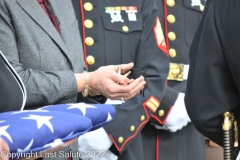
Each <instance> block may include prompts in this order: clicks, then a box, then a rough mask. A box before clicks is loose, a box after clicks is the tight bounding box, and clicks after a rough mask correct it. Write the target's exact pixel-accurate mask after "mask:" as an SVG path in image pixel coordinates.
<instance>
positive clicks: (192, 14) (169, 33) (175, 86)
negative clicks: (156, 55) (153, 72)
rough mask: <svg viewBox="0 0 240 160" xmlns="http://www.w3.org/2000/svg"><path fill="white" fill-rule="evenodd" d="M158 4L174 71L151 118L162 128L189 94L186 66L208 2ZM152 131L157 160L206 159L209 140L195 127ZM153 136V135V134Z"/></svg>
mask: <svg viewBox="0 0 240 160" xmlns="http://www.w3.org/2000/svg"><path fill="white" fill-rule="evenodd" d="M155 1H156V4H157V6H158V8H159V17H160V19H162V20H163V21H161V22H162V28H163V30H164V35H165V37H166V38H165V39H166V43H167V47H168V49H169V52H168V53H169V58H170V71H169V76H168V81H167V85H166V89H165V94H164V97H163V99H162V101H161V105H160V107H158V109H157V111H156V112H155V114H154V115H152V118H151V122H152V123H154V124H157V125H160V126H161V125H164V124H165V122H166V120H167V118H168V115H169V114H170V113H171V109H172V107H173V105H174V103H175V102H176V99H177V97H178V94H179V93H180V92H182V93H185V91H186V84H187V79H184V77H183V74H185V73H184V72H188V70H187V69H186V66H187V65H189V49H190V46H191V43H192V40H193V37H194V34H195V32H196V29H197V27H198V25H199V22H200V20H201V16H202V12H203V10H204V6H205V0H195V1H193V0H155ZM184 65H185V66H184ZM183 66H184V67H183ZM182 67H183V68H182ZM173 73H175V74H173ZM148 130H151V132H149V133H152V136H154V137H155V139H152V141H151V144H152V145H151V146H153V145H154V144H156V147H157V149H156V150H157V151H156V157H157V158H156V159H159V160H165V159H167V160H178V159H179V160H193V159H196V160H204V159H205V139H204V137H203V136H202V135H201V134H200V133H199V132H198V131H197V130H196V129H195V127H194V126H193V124H192V123H189V124H188V125H187V126H186V127H183V128H182V129H181V130H179V131H177V132H174V133H171V132H169V131H165V130H157V129H155V127H153V126H149V128H148ZM149 136H151V135H150V134H149V135H148V137H149ZM147 141H149V140H147ZM148 152H151V151H148ZM149 155H152V156H151V157H150V159H154V158H155V152H151V153H149Z"/></svg>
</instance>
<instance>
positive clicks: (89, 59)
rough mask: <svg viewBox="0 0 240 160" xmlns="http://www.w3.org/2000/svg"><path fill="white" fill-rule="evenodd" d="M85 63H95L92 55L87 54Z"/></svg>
mask: <svg viewBox="0 0 240 160" xmlns="http://www.w3.org/2000/svg"><path fill="white" fill-rule="evenodd" d="M87 63H88V64H89V65H93V64H94V63H95V58H94V57H93V56H91V55H90V56H87Z"/></svg>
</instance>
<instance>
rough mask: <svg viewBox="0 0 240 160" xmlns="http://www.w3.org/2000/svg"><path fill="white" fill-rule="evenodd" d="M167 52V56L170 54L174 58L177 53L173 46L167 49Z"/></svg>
mask: <svg viewBox="0 0 240 160" xmlns="http://www.w3.org/2000/svg"><path fill="white" fill-rule="evenodd" d="M168 53H169V56H170V57H171V58H174V57H176V55H177V52H176V50H175V49H173V48H170V49H169V51H168Z"/></svg>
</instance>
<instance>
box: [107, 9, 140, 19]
mask: <svg viewBox="0 0 240 160" xmlns="http://www.w3.org/2000/svg"><path fill="white" fill-rule="evenodd" d="M121 11H125V12H126V13H127V14H128V20H129V21H137V17H136V13H137V7H136V6H116V7H105V12H106V13H109V14H110V16H111V22H112V23H114V22H124V20H123V19H122V15H121Z"/></svg>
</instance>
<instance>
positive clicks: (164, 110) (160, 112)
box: [151, 85, 179, 125]
mask: <svg viewBox="0 0 240 160" xmlns="http://www.w3.org/2000/svg"><path fill="white" fill-rule="evenodd" d="M178 94H179V92H178V91H177V90H175V89H173V88H171V87H169V86H167V85H166V86H165V92H164V95H163V98H162V101H161V104H160V107H158V109H157V110H156V112H155V113H154V114H153V115H152V118H151V122H152V123H153V124H157V125H164V124H165V123H166V120H167V118H168V115H169V113H170V112H171V109H172V107H173V105H174V103H175V102H176V100H177V97H178Z"/></svg>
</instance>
